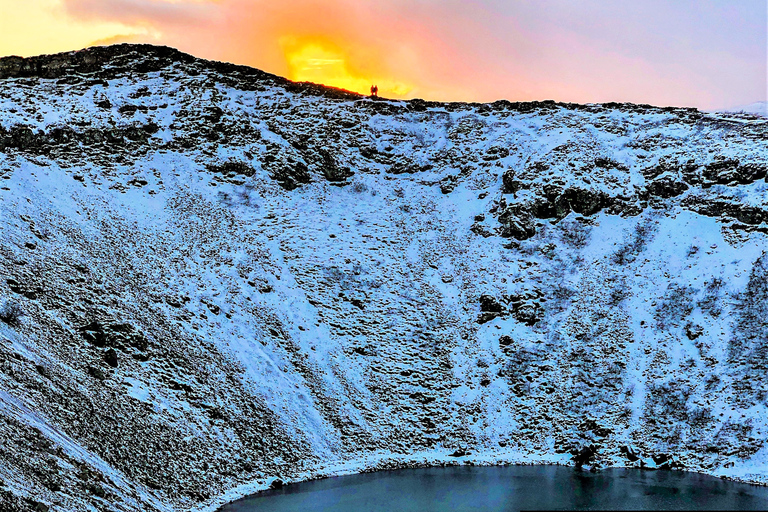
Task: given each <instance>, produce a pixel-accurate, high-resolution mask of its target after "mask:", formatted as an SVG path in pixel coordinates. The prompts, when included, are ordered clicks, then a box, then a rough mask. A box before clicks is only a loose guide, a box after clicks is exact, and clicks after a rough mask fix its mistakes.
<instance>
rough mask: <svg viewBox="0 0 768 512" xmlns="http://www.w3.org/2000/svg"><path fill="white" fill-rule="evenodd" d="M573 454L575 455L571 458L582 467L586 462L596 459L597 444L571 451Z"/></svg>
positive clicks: (577, 465) (578, 466)
mask: <svg viewBox="0 0 768 512" xmlns="http://www.w3.org/2000/svg"><path fill="white" fill-rule="evenodd" d="M571 454H572V455H573V458H572V459H571V460H573V462H574V463H575V464H576V467H577V468H580V467H581V466H583V465H584V464H589V463H590V462H592V460H594V458H595V455H596V454H597V448H596V447H595V445H588V446H584V447H583V448H581V450H578V451H573V452H571Z"/></svg>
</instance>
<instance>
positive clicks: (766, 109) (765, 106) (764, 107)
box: [726, 101, 768, 117]
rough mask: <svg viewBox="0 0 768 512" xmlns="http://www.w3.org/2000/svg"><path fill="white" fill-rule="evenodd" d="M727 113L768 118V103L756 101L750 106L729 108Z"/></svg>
mask: <svg viewBox="0 0 768 512" xmlns="http://www.w3.org/2000/svg"><path fill="white" fill-rule="evenodd" d="M726 112H734V113H739V114H752V115H755V116H762V117H768V101H756V102H754V103H750V104H749V105H740V106H738V107H733V108H729V109H727V110H726Z"/></svg>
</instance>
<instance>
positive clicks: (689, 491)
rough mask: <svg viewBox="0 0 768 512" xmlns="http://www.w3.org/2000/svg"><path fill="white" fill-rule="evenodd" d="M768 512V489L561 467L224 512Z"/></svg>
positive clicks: (324, 491)
mask: <svg viewBox="0 0 768 512" xmlns="http://www.w3.org/2000/svg"><path fill="white" fill-rule="evenodd" d="M536 509H539V510H541V509H560V510H606V509H622V510H663V509H666V510H765V511H768V487H758V486H753V485H747V484H738V483H735V482H728V481H725V480H720V479H719V478H714V477H708V476H703V475H697V474H694V473H684V472H678V471H642V470H637V469H607V470H604V471H601V472H599V473H588V472H582V471H576V470H575V469H573V468H567V467H558V466H505V467H473V466H463V467H449V468H428V469H406V470H400V471H380V472H377V473H369V474H363V475H352V476H344V477H338V478H329V479H325V480H317V481H313V482H303V483H298V484H292V485H288V486H286V487H285V488H283V489H281V490H274V491H265V492H263V493H260V494H257V495H254V496H250V497H248V498H243V499H242V500H239V501H236V502H234V503H231V504H229V505H227V506H225V507H224V508H222V509H221V510H220V512H255V511H258V512H262V511H268V512H288V511H291V512H294V511H323V512H325V511H329V512H330V511H333V512H361V511H366V512H394V511H414V512H416V511H418V512H427V511H433V512H459V511H473V512H477V511H482V512H502V511H504V512H506V511H515V512H517V511H519V510H536Z"/></svg>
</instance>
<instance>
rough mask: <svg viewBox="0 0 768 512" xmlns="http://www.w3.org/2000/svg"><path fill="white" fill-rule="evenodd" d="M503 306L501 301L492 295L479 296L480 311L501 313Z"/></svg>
mask: <svg viewBox="0 0 768 512" xmlns="http://www.w3.org/2000/svg"><path fill="white" fill-rule="evenodd" d="M503 310H504V307H503V306H502V305H501V303H500V302H499V301H498V299H496V297H493V296H492V295H481V296H480V311H487V312H492V313H501V312H502V311H503Z"/></svg>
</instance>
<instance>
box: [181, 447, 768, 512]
mask: <svg viewBox="0 0 768 512" xmlns="http://www.w3.org/2000/svg"><path fill="white" fill-rule="evenodd" d="M571 459H572V457H571V455H570V454H567V453H565V454H551V455H547V456H543V457H542V456H533V455H524V454H521V453H519V452H489V453H477V454H475V453H470V454H469V455H465V456H462V457H455V456H452V455H449V454H446V453H445V452H436V451H425V452H417V453H414V454H409V455H402V456H397V455H394V454H391V453H390V454H385V453H382V454H375V455H369V456H367V457H364V458H360V459H352V460H348V461H336V462H332V463H329V464H326V465H323V466H319V467H317V468H316V469H314V470H309V471H303V472H299V473H296V474H295V475H293V476H292V477H291V478H283V477H282V476H271V477H269V478H267V479H263V478H262V479H257V480H253V481H251V482H246V483H244V484H241V485H238V486H236V487H233V488H231V489H229V490H228V491H226V492H224V493H223V494H221V495H219V496H217V497H215V498H213V499H212V500H210V501H209V502H208V503H206V504H204V505H201V506H198V507H196V508H193V509H192V511H191V512H217V511H218V510H219V509H220V508H221V507H223V506H225V505H227V504H228V503H232V502H234V501H237V500H239V499H241V498H245V497H247V496H250V495H253V494H256V493H259V492H261V491H266V490H269V489H270V485H271V484H272V482H273V481H274V480H276V479H278V478H279V479H281V481H282V482H283V484H284V485H290V484H294V483H300V482H308V481H313V480H322V479H325V478H333V477H339V476H348V475H354V474H362V473H373V472H377V471H392V470H399V469H419V468H432V467H447V466H536V465H549V466H566V467H568V466H570V467H574V468H575V465H574V464H573V462H572V460H571ZM587 467H588V468H589V466H587ZM611 468H627V469H641V470H647V471H680V472H685V473H696V474H700V475H706V476H711V477H716V478H720V479H723V480H729V481H733V482H738V483H742V484H749V485H754V486H757V487H768V478H765V477H764V478H763V479H762V480H761V479H756V478H749V477H747V478H745V477H744V476H740V475H738V474H736V473H737V472H735V471H734V472H733V474H727V473H723V472H722V471H720V472H715V471H705V470H695V469H687V468H685V469H666V468H663V469H662V468H657V467H650V466H647V465H646V466H645V467H639V466H637V465H634V464H633V463H630V464H611V465H607V466H603V467H600V468H599V469H597V471H598V472H599V471H602V470H605V469H611ZM718 469H720V470H722V468H718ZM728 469H731V468H728ZM590 470H591V469H587V470H586V471H590ZM726 471H727V470H726ZM754 476H757V477H760V476H762V475H754Z"/></svg>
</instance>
